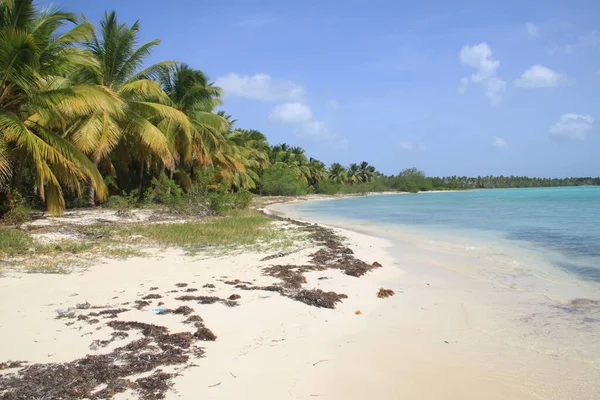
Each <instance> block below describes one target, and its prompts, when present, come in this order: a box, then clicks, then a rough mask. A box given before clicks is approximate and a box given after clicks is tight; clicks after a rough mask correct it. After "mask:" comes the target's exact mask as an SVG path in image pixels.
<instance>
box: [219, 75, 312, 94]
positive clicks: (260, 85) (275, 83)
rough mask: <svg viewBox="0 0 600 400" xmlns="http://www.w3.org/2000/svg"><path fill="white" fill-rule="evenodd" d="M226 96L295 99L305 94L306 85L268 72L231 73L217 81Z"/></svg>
mask: <svg viewBox="0 0 600 400" xmlns="http://www.w3.org/2000/svg"><path fill="white" fill-rule="evenodd" d="M215 84H216V85H217V86H220V87H222V88H223V91H224V93H225V96H232V97H243V98H246V99H254V100H262V101H295V100H299V99H301V98H302V97H303V96H304V87H302V86H301V85H298V84H296V83H294V82H292V81H287V80H278V79H273V78H271V76H270V75H267V74H262V73H261V74H256V75H243V76H242V75H238V74H236V73H230V74H227V75H225V76H222V77H220V78H218V79H217V80H216V81H215Z"/></svg>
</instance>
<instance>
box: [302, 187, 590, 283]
mask: <svg viewBox="0 0 600 400" xmlns="http://www.w3.org/2000/svg"><path fill="white" fill-rule="evenodd" d="M296 207H297V209H298V210H299V211H301V212H302V213H303V214H307V215H313V216H317V217H318V216H332V217H338V218H342V219H345V220H351V221H357V222H360V223H373V224H382V225H383V224H385V225H387V226H390V225H392V226H396V227H397V228H398V229H402V228H405V229H406V228H408V229H414V230H417V231H419V232H421V233H428V232H429V233H432V234H433V233H437V234H440V235H443V236H445V237H450V236H452V237H453V238H454V239H456V240H461V241H463V242H467V243H470V242H473V243H476V242H480V241H481V240H482V238H485V240H487V241H488V242H489V243H491V242H493V240H494V238H498V239H502V240H507V241H510V242H511V243H514V244H516V245H518V246H520V247H521V248H523V249H526V250H528V251H530V252H536V253H538V254H539V256H540V257H543V258H544V259H545V260H546V261H547V262H548V263H549V264H551V265H552V266H554V267H557V268H560V269H561V270H563V271H567V272H568V273H569V274H572V275H573V276H577V277H578V278H583V279H585V280H588V281H595V282H600V187H589V186H588V187H562V188H534V189H489V190H476V191H468V192H442V193H422V194H416V195H380V196H365V197H357V198H344V199H338V200H331V201H319V202H308V203H303V204H300V205H297V206H296Z"/></svg>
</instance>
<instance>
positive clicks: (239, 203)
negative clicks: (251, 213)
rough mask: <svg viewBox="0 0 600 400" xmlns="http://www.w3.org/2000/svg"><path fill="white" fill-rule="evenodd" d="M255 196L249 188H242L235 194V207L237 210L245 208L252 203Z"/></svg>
mask: <svg viewBox="0 0 600 400" xmlns="http://www.w3.org/2000/svg"><path fill="white" fill-rule="evenodd" d="M253 198H254V196H253V195H252V193H250V192H249V191H248V190H247V189H243V188H242V189H240V190H239V191H238V192H237V193H235V194H234V196H233V208H234V209H236V210H245V209H246V208H248V207H249V206H250V204H251V203H252V199H253Z"/></svg>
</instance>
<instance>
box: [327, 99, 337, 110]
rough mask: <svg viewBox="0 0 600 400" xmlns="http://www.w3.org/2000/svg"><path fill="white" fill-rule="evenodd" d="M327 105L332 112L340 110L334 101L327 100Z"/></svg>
mask: <svg viewBox="0 0 600 400" xmlns="http://www.w3.org/2000/svg"><path fill="white" fill-rule="evenodd" d="M327 105H328V106H329V107H331V108H333V109H334V110H337V109H338V108H340V105H339V103H338V102H337V101H335V100H328V101H327Z"/></svg>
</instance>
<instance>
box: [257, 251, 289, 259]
mask: <svg viewBox="0 0 600 400" xmlns="http://www.w3.org/2000/svg"><path fill="white" fill-rule="evenodd" d="M293 253H295V252H294V251H282V252H279V253H275V254H272V255H270V256H266V257H264V258H261V259H260V260H259V261H269V260H274V259H276V258H281V257H286V256H289V255H290V254H293Z"/></svg>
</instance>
